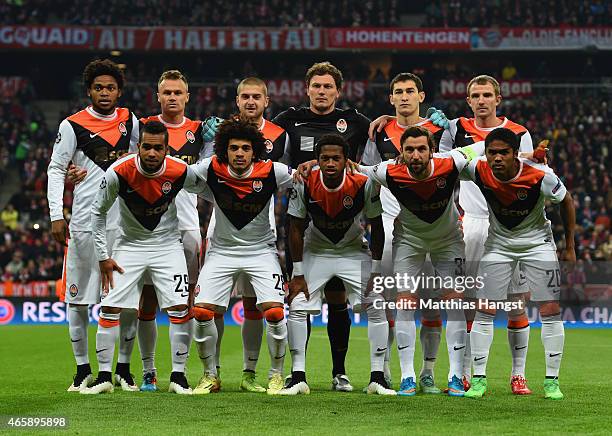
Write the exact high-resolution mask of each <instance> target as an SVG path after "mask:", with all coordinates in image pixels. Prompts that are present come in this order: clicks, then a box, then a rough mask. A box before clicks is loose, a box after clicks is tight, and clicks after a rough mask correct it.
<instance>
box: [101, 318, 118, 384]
mask: <svg viewBox="0 0 612 436" xmlns="http://www.w3.org/2000/svg"><path fill="white" fill-rule="evenodd" d="M118 338H119V314H118V313H104V312H100V319H99V321H98V332H97V333H96V357H97V358H98V371H100V372H109V373H110V372H111V371H112V370H113V357H114V355H115V343H116V342H117V339H118Z"/></svg>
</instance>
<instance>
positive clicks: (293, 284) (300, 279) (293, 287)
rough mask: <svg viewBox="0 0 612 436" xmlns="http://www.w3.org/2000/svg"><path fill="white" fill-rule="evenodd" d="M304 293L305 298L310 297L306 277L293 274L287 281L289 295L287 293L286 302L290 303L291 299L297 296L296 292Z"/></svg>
mask: <svg viewBox="0 0 612 436" xmlns="http://www.w3.org/2000/svg"><path fill="white" fill-rule="evenodd" d="M302 293H303V294H304V296H305V297H306V300H307V301H308V300H309V299H310V294H309V293H308V284H307V283H306V279H304V276H295V277H293V279H291V281H290V282H289V295H287V302H288V303H289V304H291V302H292V301H293V299H294V298H295V297H297V296H298V294H302Z"/></svg>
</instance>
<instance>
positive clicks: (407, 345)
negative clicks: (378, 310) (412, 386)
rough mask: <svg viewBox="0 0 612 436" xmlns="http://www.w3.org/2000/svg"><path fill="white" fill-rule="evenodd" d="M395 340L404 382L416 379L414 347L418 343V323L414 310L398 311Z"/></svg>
mask: <svg viewBox="0 0 612 436" xmlns="http://www.w3.org/2000/svg"><path fill="white" fill-rule="evenodd" d="M395 340H396V342H397V352H398V354H399V361H400V368H401V370H402V380H404V379H405V378H408V377H412V378H413V380H414V379H416V374H415V373H414V347H415V343H416V323H415V322H414V310H403V309H401V310H398V311H397V317H396V318H395Z"/></svg>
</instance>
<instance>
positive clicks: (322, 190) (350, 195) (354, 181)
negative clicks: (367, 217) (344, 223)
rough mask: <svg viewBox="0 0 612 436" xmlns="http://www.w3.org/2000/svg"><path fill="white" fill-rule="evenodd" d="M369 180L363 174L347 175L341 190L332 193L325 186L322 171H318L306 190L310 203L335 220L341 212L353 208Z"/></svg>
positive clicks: (313, 174) (309, 178) (309, 181)
mask: <svg viewBox="0 0 612 436" xmlns="http://www.w3.org/2000/svg"><path fill="white" fill-rule="evenodd" d="M367 180H368V177H367V176H364V175H363V174H348V173H346V174H345V176H344V182H343V183H342V187H341V189H339V190H337V191H332V190H328V189H327V188H326V187H325V185H323V181H322V180H321V170H320V169H316V170H313V171H312V173H311V174H310V176H309V177H308V179H307V181H306V186H305V188H306V191H307V195H308V197H309V202H311V203H316V204H317V206H319V207H320V208H321V209H322V210H323V212H324V213H325V214H326V215H327V216H328V217H330V218H335V217H336V216H337V215H338V214H339V213H340V212H342V211H344V210H347V209H351V208H352V206H353V202H355V201H356V197H357V194H358V193H359V192H362V191H363V187H364V186H365V184H366V182H367ZM359 210H361V209H359Z"/></svg>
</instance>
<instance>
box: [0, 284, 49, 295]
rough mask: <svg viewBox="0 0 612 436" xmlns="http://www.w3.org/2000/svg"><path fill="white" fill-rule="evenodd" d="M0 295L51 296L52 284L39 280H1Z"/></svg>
mask: <svg viewBox="0 0 612 436" xmlns="http://www.w3.org/2000/svg"><path fill="white" fill-rule="evenodd" d="M0 296H4V297H51V296H52V293H51V285H50V282H47V281H39V282H27V283H21V282H0Z"/></svg>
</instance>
